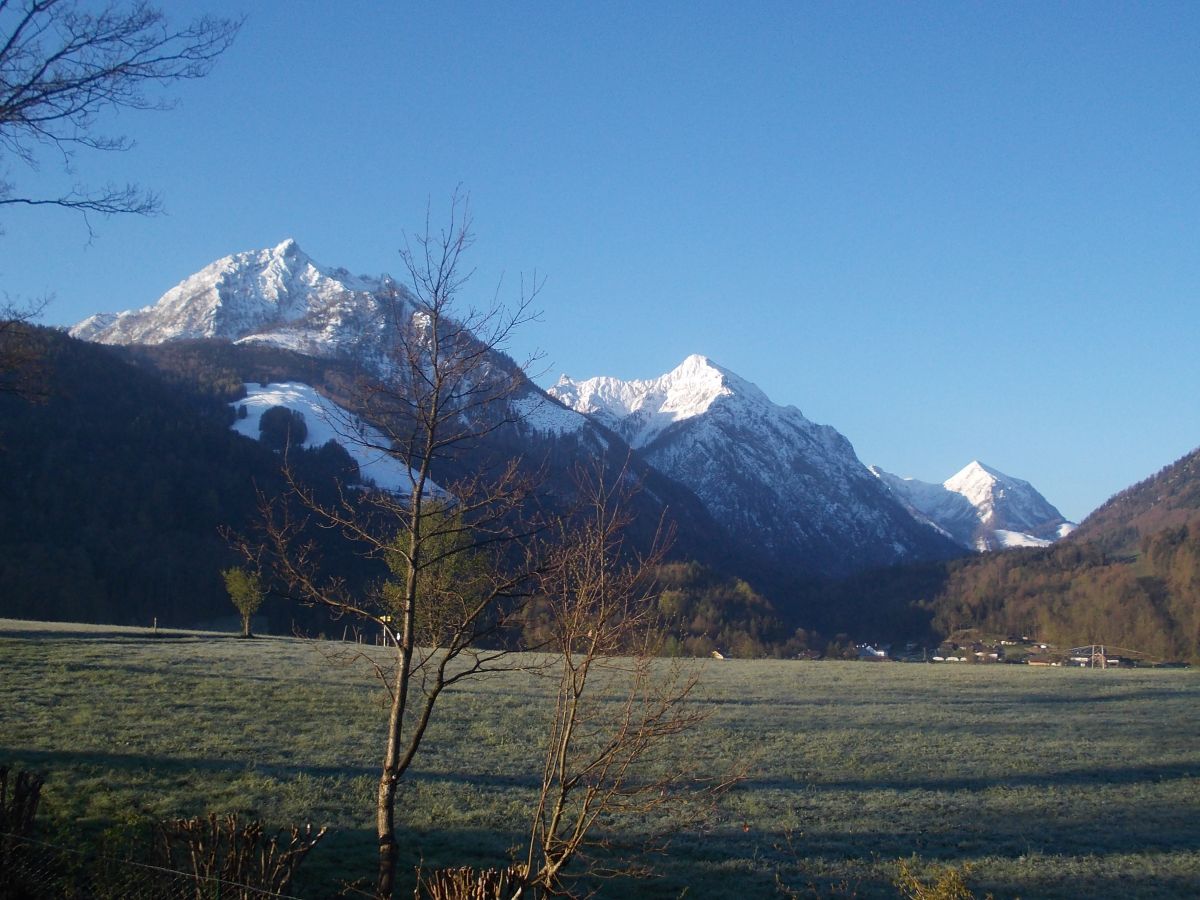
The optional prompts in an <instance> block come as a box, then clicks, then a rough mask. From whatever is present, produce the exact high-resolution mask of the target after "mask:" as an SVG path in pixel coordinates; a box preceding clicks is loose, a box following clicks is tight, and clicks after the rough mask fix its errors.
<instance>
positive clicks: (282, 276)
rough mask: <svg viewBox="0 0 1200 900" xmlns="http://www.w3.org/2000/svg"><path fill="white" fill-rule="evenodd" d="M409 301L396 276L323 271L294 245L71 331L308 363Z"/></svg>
mask: <svg viewBox="0 0 1200 900" xmlns="http://www.w3.org/2000/svg"><path fill="white" fill-rule="evenodd" d="M384 295H387V296H389V297H398V298H400V299H403V298H405V297H407V292H406V291H405V290H404V288H403V287H401V286H400V285H398V284H397V283H396V282H395V281H394V280H393V279H392V278H391V277H390V276H388V275H381V276H379V277H377V278H372V277H369V276H365V275H351V274H350V273H349V272H348V271H346V270H345V269H331V268H326V267H324V266H321V265H318V264H317V263H315V262H313V260H312V259H311V258H310V257H309V256H308V255H307V254H306V253H305V252H304V251H303V250H301V249H300V247H299V245H298V244H297V243H296V242H295V241H294V240H291V239H290V238H289V239H288V240H286V241H284V242H283V243H281V244H279V245H278V246H276V247H272V248H270V249H268V250H253V251H249V252H245V253H235V254H232V255H230V256H226V257H224V258H223V259H219V260H217V261H216V262H214V263H211V264H209V265H207V266H205V267H204V268H203V269H201V270H200V271H199V272H197V273H196V274H195V275H192V276H190V277H188V278H185V279H184V280H183V281H181V282H180V283H179V284H177V285H176V286H175V287H173V288H171V289H170V290H169V291H167V292H166V293H165V294H163V296H162V297H161V298H159V300H158V302H157V303H155V304H153V305H151V306H147V307H144V308H142V309H138V310H130V311H128V312H122V313H116V314H113V313H100V314H99V315H94V316H91V317H90V318H87V319H84V320H83V321H82V322H80V323H79V324H78V325H76V326H75V327H74V328H72V329H71V331H70V334H71V336H72V337H76V338H81V339H82V340H87V341H95V342H97V343H101V344H162V343H166V342H168V341H181V340H191V339H199V338H221V339H224V340H228V341H246V342H250V341H261V342H265V343H270V344H275V345H278V346H281V347H285V348H287V349H290V350H296V351H298V352H300V353H305V354H308V355H310V356H332V355H336V354H337V353H338V352H339V351H340V350H343V349H347V350H348V349H349V348H351V347H359V346H361V344H362V341H363V338H364V337H366V338H370V337H371V335H372V334H374V333H377V332H378V331H379V330H380V329H381V328H382V327H384V324H385V323H384V320H383V311H382V308H381V306H380V303H379V298H380V297H381V296H384Z"/></svg>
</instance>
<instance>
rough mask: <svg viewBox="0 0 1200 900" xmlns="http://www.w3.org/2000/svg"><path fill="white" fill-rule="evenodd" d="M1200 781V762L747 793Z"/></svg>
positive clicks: (769, 785)
mask: <svg viewBox="0 0 1200 900" xmlns="http://www.w3.org/2000/svg"><path fill="white" fill-rule="evenodd" d="M1192 779H1200V759H1196V760H1189V761H1187V762H1178V763H1158V764H1153V765H1142V766H1128V767H1123V766H1096V767H1091V768H1080V769H1066V770H1062V771H1058V772H1029V773H1025V774H1017V775H1007V776H1004V777H1002V778H987V777H982V776H958V777H945V778H895V779H888V778H882V779H866V778H863V779H858V778H849V779H837V780H833V781H813V782H800V781H796V780H794V779H790V778H749V779H747V780H746V781H743V782H742V786H743V787H744V788H745V789H747V790H777V791H779V790H782V791H788V790H806V791H863V792H866V791H880V790H883V791H950V792H953V791H984V790H988V789H990V788H997V787H1007V788H1015V787H1042V788H1054V787H1071V786H1077V785H1096V784H1108V785H1128V784H1143V783H1148V784H1160V783H1162V782H1165V781H1184V780H1192Z"/></svg>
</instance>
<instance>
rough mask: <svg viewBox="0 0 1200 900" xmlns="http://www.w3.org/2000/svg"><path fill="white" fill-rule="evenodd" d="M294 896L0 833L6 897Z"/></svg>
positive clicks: (211, 899) (229, 899) (205, 899)
mask: <svg viewBox="0 0 1200 900" xmlns="http://www.w3.org/2000/svg"><path fill="white" fill-rule="evenodd" d="M266 897H273V898H280V900H298V898H296V897H294V896H293V895H291V894H280V893H277V892H275V891H270V890H264V889H262V888H258V887H254V886H252V885H248V884H238V883H236V882H233V881H227V880H225V879H222V878H216V877H212V876H205V875H199V874H196V873H194V872H185V871H180V870H176V869H167V868H163V867H161V866H154V865H149V864H147V863H141V862H135V861H133V860H129V859H121V858H119V857H114V856H106V855H103V854H99V853H89V852H85V851H82V850H77V849H73V848H70V847H63V846H59V845H56V844H49V843H45V842H42V841H36V840H32V839H31V838H26V837H21V836H19V835H15V834H2V833H0V898H5V900H43V898H45V900H51V898H53V900H262V898H266Z"/></svg>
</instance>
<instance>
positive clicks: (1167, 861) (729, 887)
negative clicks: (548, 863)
mask: <svg viewBox="0 0 1200 900" xmlns="http://www.w3.org/2000/svg"><path fill="white" fill-rule="evenodd" d="M319 646H320V645H313V644H309V643H305V642H301V641H296V640H288V639H274V638H267V639H259V640H255V641H240V640H235V639H232V638H230V637H227V636H221V635H212V634H196V633H183V632H169V633H162V634H160V635H159V636H157V637H155V636H153V635H151V634H150V633H149V632H147V631H145V630H136V629H117V628H106V627H96V626H63V625H39V624H35V623H28V622H15V621H9V620H0V764H4V763H9V764H16V765H18V766H22V767H30V768H35V769H39V770H42V771H45V772H47V773H48V775H49V779H48V781H47V786H46V790H45V806H44V811H43V815H42V821H43V823H44V826H45V830H46V832H47V833H54V832H56V831H60V830H62V829H79V830H81V831H83V832H84V833H86V834H97V833H99V832H100V831H102V830H103V829H106V828H109V827H111V826H112V825H113V824H114V823H118V822H122V821H127V820H128V819H130V817H131V816H135V815H144V816H149V817H167V816H173V815H180V814H189V815H190V814H195V813H199V812H202V811H207V810H216V811H234V810H237V811H252V812H254V813H256V814H258V815H260V816H261V817H263V818H264V819H266V820H267V821H268V822H270V823H274V824H284V823H290V822H304V821H313V822H315V823H319V824H328V825H330V826H331V830H332V832H333V835H332V837H331V838H329V839H327V840H326V842H325V843H324V844H322V845H321V846H320V847H319V848H318V849H317V850H316V851H315V852H314V854H313V856H312V858H311V860H310V862H309V863H308V864H306V865H307V866H309V867H310V870H309V871H308V872H307V873H306V875H307V878H308V881H307V883H306V884H301V885H300V888H301V889H302V890H304V889H306V890H307V891H308V892H309V893H310V894H311V895H314V896H322V895H324V894H325V893H328V890H329V888H328V885H330V884H331V883H333V882H334V880H336V879H337V878H339V877H345V878H349V877H355V876H360V875H369V874H370V873H371V866H372V863H373V852H374V851H373V843H372V841H373V828H372V821H373V820H372V816H371V810H372V804H373V796H374V790H375V778H376V771H377V768H376V767H377V757H378V756H379V754H380V750H381V746H380V734H381V730H382V724H383V714H382V709H381V695H380V692H379V690H378V689H377V687H376V685H375V683H374V681H373V678H372V676H371V675H370V673H369V672H366V671H364V670H363V669H362V668H356V667H344V666H336V665H332V664H331V663H330V662H328V661H327V660H326V658H325V656H324V655H323V654H322V653H321V652H320V651H319ZM697 665H701V666H702V667H703V673H702V677H703V692H702V702H703V703H704V704H706V705H707V706H708V708H709V709H710V710H711V717H710V718H709V719H708V720H707V722H706V723H705V724H704V725H703V726H702V727H701V728H699V729H697V730H696V731H694V732H692V733H690V734H688V735H686V736H684V738H683V739H682V740H681V741H680V745H679V746H678V748H677V752H678V754H679V755H680V757H681V758H686V759H689V760H698V761H700V762H701V763H702V764H703V765H704V766H706V767H707V768H710V769H711V770H712V771H713V772H714V773H716V772H722V771H728V770H729V769H730V768H731V767H733V766H735V765H744V766H745V768H746V773H747V774H746V779H745V781H743V782H742V783H741V784H740V785H739V786H738V787H737V788H736V789H735V790H734V791H733V792H732V793H731V794H730V795H728V796H727V797H726V798H725V800H724V801H723V806H722V809H721V815H720V818H719V820H718V821H717V822H715V823H710V824H709V825H708V826H707V827H705V828H704V829H703V830H702V831H697V830H695V829H690V830H689V829H685V830H682V831H681V832H680V833H679V834H678V835H677V836H676V838H675V840H674V841H673V843H672V845H671V847H670V852H669V853H668V854H667V855H665V856H663V857H660V858H657V859H656V860H655V865H656V867H657V869H658V872H659V877H657V878H655V879H653V880H648V881H643V882H637V883H629V882H624V883H615V884H612V885H610V886H609V887H610V889H609V891H607V895H611V896H631V895H637V896H653V897H678V896H680V895H684V896H686V897H689V898H691V897H697V898H709V897H726V896H735V895H738V896H762V897H770V896H780V893H779V884H781V883H782V884H784V885H787V886H790V887H791V888H792V889H793V890H795V891H797V892H799V893H800V894H801V895H809V894H812V895H815V896H859V897H875V896H879V897H894V896H896V891H895V889H894V888H893V887H892V886H891V881H892V878H893V876H894V874H895V868H896V860H897V859H899V858H909V857H912V856H913V855H914V854H915V855H916V856H917V857H918V858H919V863H920V864H922V865H924V864H926V863H952V864H954V865H961V864H964V863H969V864H970V865H971V867H972V872H971V876H970V878H969V881H970V883H971V885H972V887H973V888H974V889H975V891H976V894H977V895H978V896H982V895H983V893H984V892H986V891H991V892H992V893H994V894H995V895H996V897H997V898H1002V897H1014V896H1021V897H1026V898H1032V897H1078V896H1081V895H1088V894H1096V895H1099V894H1101V893H1106V894H1108V895H1109V896H1120V897H1188V896H1196V895H1198V894H1200V677H1198V674H1197V673H1195V672H1192V671H1165V670H1108V671H1089V670H1059V669H1031V668H1027V667H1023V666H978V667H977V666H957V667H950V666H933V665H928V666H927V665H917V664H913V665H902V664H867V663H837V662H820V663H812V662H784V661H766V660H763V661H749V660H747V661H738V660H727V661H722V662H718V661H710V662H707V663H698V664H697ZM549 688H550V685H549V684H548V683H547V682H546V680H545V679H541V678H538V677H536V676H534V675H531V674H528V673H523V672H515V673H506V674H503V675H500V676H492V677H490V678H488V679H487V680H481V681H478V682H475V683H473V684H470V685H469V686H467V687H465V688H462V689H459V690H456V691H455V693H454V694H453V695H452V696H447V697H446V698H445V699H444V705H443V706H442V707H441V715H440V717H439V718H438V720H437V723H436V727H435V728H434V730H433V732H432V733H431V735H430V737H429V740H428V743H427V745H426V748H425V752H424V754H423V756H422V757H421V759H420V761H419V763H418V766H417V771H416V772H415V773H414V774H413V777H412V778H411V780H410V782H409V784H408V785H407V786H406V787H405V789H404V793H403V794H402V797H401V801H400V808H401V810H402V811H401V821H402V822H403V824H404V834H403V835H402V842H403V843H404V845H405V846H406V848H410V853H409V856H408V858H407V859H406V861H405V863H404V865H405V866H406V870H407V871H411V870H412V867H413V866H415V865H416V864H417V863H418V862H419V861H420V860H422V859H423V860H424V861H425V863H426V864H427V865H440V864H451V863H454V864H462V863H471V864H484V865H495V864H498V863H502V862H504V861H505V854H506V851H507V848H509V847H510V846H512V845H514V844H515V843H516V842H517V841H519V839H520V835H521V832H522V831H523V828H524V824H525V822H526V820H527V818H528V809H529V801H530V798H531V796H532V790H533V780H532V779H533V775H534V773H535V770H536V769H537V751H536V746H537V741H538V738H539V734H540V731H539V723H540V721H541V717H542V713H543V712H544V711H545V710H546V709H547V696H548V690H549ZM631 827H632V828H633V830H634V831H636V826H631ZM616 837H617V838H618V839H620V838H621V837H622V835H617V836H616Z"/></svg>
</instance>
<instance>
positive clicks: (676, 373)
mask: <svg viewBox="0 0 1200 900" xmlns="http://www.w3.org/2000/svg"><path fill="white" fill-rule="evenodd" d="M549 393H550V395H551V396H553V397H556V398H557V399H558V400H559V401H560V402H562V403H563V404H564V405H565V406H568V407H570V408H571V409H574V410H575V411H576V412H580V413H583V414H584V415H587V416H591V417H592V418H594V419H596V420H597V421H599V422H601V423H602V424H604V425H606V426H607V427H609V428H611V429H613V430H614V431H616V432H617V433H618V434H620V435H621V436H622V437H623V438H625V440H626V442H627V443H628V444H629V445H630V446H631V447H634V448H638V449H640V448H642V447H645V446H648V445H649V444H651V443H653V442H654V440H655V439H656V438H657V437H658V436H659V435H660V434H662V432H663V431H664V430H665V429H667V428H668V427H670V426H671V425H672V424H673V423H675V422H681V421H684V420H685V419H692V418H695V417H696V416H701V415H703V414H704V413H706V412H707V411H708V410H709V409H710V408H711V407H712V405H713V404H714V403H716V402H717V401H718V400H720V399H721V398H723V397H735V396H736V397H738V398H739V399H740V401H741V402H743V403H747V402H749V403H757V404H760V405H772V404H771V401H770V400H769V399H768V398H767V395H766V394H764V393H763V392H762V391H761V390H759V389H758V387H757V386H755V385H753V384H751V383H750V382H748V381H746V380H745V379H743V378H741V377H739V376H738V375H736V374H734V373H733V372H731V371H729V370H728V369H726V368H723V367H722V366H718V365H717V364H715V363H713V362H712V361H711V360H709V359H708V358H707V357H705V356H701V355H700V354H692V355H691V356H689V357H688V358H687V359H685V360H684V361H683V362H682V363H680V364H679V365H678V366H677V367H675V368H674V369H672V370H671V371H670V372H668V373H667V374H665V375H662V376H659V377H658V378H649V379H644V380H633V381H622V380H620V379H619V378H610V377H608V376H599V377H596V378H588V379H585V380H583V381H574V380H573V379H571V378H570V377H568V376H567V375H563V376H562V377H561V378H559V380H558V383H557V384H555V385H554V387H552V388H550V390H549Z"/></svg>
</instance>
